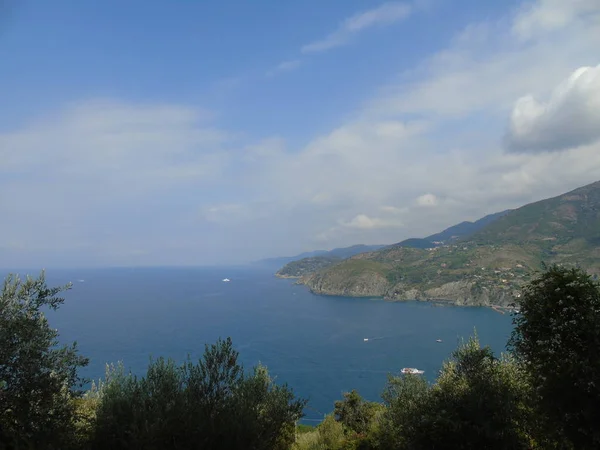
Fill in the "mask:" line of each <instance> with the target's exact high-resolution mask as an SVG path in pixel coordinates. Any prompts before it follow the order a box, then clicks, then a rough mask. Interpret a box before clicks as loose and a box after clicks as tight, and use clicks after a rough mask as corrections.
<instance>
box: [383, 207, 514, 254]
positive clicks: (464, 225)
mask: <svg viewBox="0 0 600 450" xmlns="http://www.w3.org/2000/svg"><path fill="white" fill-rule="evenodd" d="M510 211H511V210H510V209H507V210H506V211H502V212H498V213H494V214H489V215H487V216H485V217H483V218H481V219H479V220H476V221H475V222H469V221H465V222H461V223H459V224H458V225H453V226H451V227H449V228H446V229H445V230H444V231H441V232H439V233H436V234H432V235H431V236H427V237H426V238H410V239H406V240H404V241H402V242H399V243H397V244H394V245H395V246H398V247H411V248H430V247H438V246H440V245H443V244H447V243H450V242H452V241H456V240H457V239H461V238H466V237H468V236H470V235H472V234H473V233H476V232H477V231H479V230H481V229H482V228H483V227H485V226H487V225H489V224H490V223H492V222H494V221H495V220H498V219H499V218H500V217H503V216H505V215H506V214H508V213H509V212H510Z"/></svg>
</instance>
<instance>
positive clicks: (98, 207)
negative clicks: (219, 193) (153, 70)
mask: <svg viewBox="0 0 600 450" xmlns="http://www.w3.org/2000/svg"><path fill="white" fill-rule="evenodd" d="M210 116H211V115H210V114H207V113H206V112H204V111H202V110H198V109H194V108H188V107H182V106H173V105H132V104H127V103H123V102H115V101H91V102H84V103H80V104H75V105H71V106H69V107H67V108H65V109H63V110H61V111H56V112H54V113H53V114H51V115H50V116H48V117H46V118H41V119H39V120H38V121H36V122H33V123H30V124H27V125H24V126H22V127H20V128H18V129H16V130H13V131H10V132H4V133H0V160H1V161H2V164H1V165H0V190H1V191H2V192H4V193H5V195H0V209H1V210H2V211H3V215H4V216H5V217H6V218H9V219H7V220H4V221H2V223H1V224H0V235H2V236H3V237H2V238H1V240H0V247H4V246H9V247H10V245H9V244H10V243H11V242H13V243H14V242H16V243H19V242H20V243H22V245H25V246H26V247H27V248H29V249H30V250H31V249H44V248H46V247H48V246H51V247H52V248H54V249H55V252H54V253H53V254H52V253H51V254H49V255H48V258H50V259H51V260H52V261H53V263H54V264H56V263H57V262H56V260H57V259H61V258H63V257H64V258H68V255H70V254H71V253H72V252H75V253H76V252H81V253H82V254H87V255H88V258H87V259H88V261H89V260H94V259H95V260H96V261H98V262H99V263H101V262H102V261H106V260H105V259H104V258H105V257H106V258H108V260H110V258H115V259H116V260H119V258H120V257H119V256H118V255H122V256H123V257H125V256H124V255H126V254H129V253H128V252H129V250H130V249H131V248H132V247H136V246H137V247H138V248H139V247H141V246H148V247H150V248H156V247H160V246H164V247H168V246H169V245H171V244H169V241H170V240H173V235H172V233H173V231H174V230H178V228H180V229H179V231H178V233H181V234H182V235H184V234H185V233H184V232H183V231H182V230H183V229H185V230H186V231H185V232H186V233H188V232H190V229H189V228H188V227H190V224H191V222H190V221H191V220H192V218H193V217H194V215H195V214H194V213H193V212H192V210H191V209H190V205H189V202H188V201H186V200H185V198H186V196H189V191H190V189H195V190H198V191H199V192H202V190H203V189H205V190H206V189H215V188H217V187H218V185H219V183H221V176H222V173H223V172H222V170H223V169H224V168H225V167H226V166H227V164H228V161H229V158H230V156H229V153H228V151H226V148H225V146H226V145H227V144H228V143H229V142H230V137H229V136H228V135H226V134H225V133H223V132H222V131H220V130H218V129H216V128H214V127H213V126H212V125H210V124H209V123H207V120H208V119H209V118H210ZM209 186H210V188H209ZM9 193H10V194H9ZM158 211H161V212H160V213H159V212H158ZM142 229H143V232H142V231H141V230H142ZM163 233H164V237H161V240H160V241H159V240H156V239H155V238H152V236H154V235H158V234H163ZM59 249H60V252H59V251H58V250H59ZM24 255H27V252H21V253H17V255H16V256H6V258H9V257H10V258H16V259H15V261H19V260H20V259H19V258H22V257H25V256H24ZM108 255H110V257H109V256H108ZM80 256H81V255H80ZM142 260H143V259H142ZM2 262H3V263H4V264H6V260H3V261H0V263H2ZM13 264H18V262H13Z"/></svg>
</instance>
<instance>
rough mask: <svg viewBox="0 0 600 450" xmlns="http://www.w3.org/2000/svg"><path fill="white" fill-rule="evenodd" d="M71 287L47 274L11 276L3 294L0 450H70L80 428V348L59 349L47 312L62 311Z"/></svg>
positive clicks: (0, 315) (0, 296) (0, 311)
mask: <svg viewBox="0 0 600 450" xmlns="http://www.w3.org/2000/svg"><path fill="white" fill-rule="evenodd" d="M69 288H70V286H69V285H67V286H63V287H55V288H49V287H48V286H47V285H46V281H45V279H44V273H43V272H42V274H41V275H40V276H39V277H38V278H36V279H34V278H30V277H27V278H26V279H25V280H22V279H20V278H19V277H18V276H15V275H9V276H8V277H7V278H6V279H5V280H4V285H3V287H2V292H1V293H0V447H1V446H2V445H4V446H5V447H7V448H36V449H44V448H48V449H50V448H66V447H67V446H68V445H70V442H71V441H72V437H73V427H74V402H73V400H74V398H75V397H77V396H78V395H79V394H80V391H79V390H78V388H79V387H80V386H81V380H80V378H79V377H78V374H77V369H78V368H79V367H82V366H85V365H86V364H87V359H85V358H83V357H82V356H80V355H79V354H78V353H77V345H76V343H73V344H71V345H69V346H59V341H58V336H59V334H58V331H57V330H55V329H53V328H51V327H50V325H49V324H48V320H47V319H46V316H45V315H44V310H45V309H50V310H56V309H57V308H58V307H59V306H60V305H61V304H62V303H63V302H64V298H62V297H60V296H59V294H60V293H61V292H62V291H64V290H67V289H69Z"/></svg>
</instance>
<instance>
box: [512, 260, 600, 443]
mask: <svg viewBox="0 0 600 450" xmlns="http://www.w3.org/2000/svg"><path fill="white" fill-rule="evenodd" d="M520 308H521V313H520V315H518V316H517V317H516V318H515V321H514V322H515V330H514V332H513V335H512V338H511V346H512V349H513V351H514V354H515V355H516V356H517V357H518V358H519V361H520V362H521V363H522V365H523V367H524V368H525V370H526V371H527V373H528V374H529V377H530V379H531V383H532V385H533V389H534V390H535V399H536V401H537V406H538V409H539V411H540V415H541V416H542V418H544V419H546V423H545V425H546V429H545V433H546V434H556V432H559V434H560V433H562V434H564V436H566V438H568V440H570V441H571V442H572V443H573V445H574V446H575V448H578V449H580V448H581V449H583V448H600V426H599V424H598V420H599V418H600V356H599V355H598V349H600V287H599V285H598V284H597V283H596V282H595V281H593V280H592V278H591V277H590V276H589V275H587V274H586V273H585V272H584V271H582V270H579V269H567V268H563V267H558V266H553V267H550V268H549V269H548V270H547V271H546V272H545V273H543V274H542V275H541V276H540V277H539V278H537V279H536V280H534V281H532V282H531V283H530V284H529V285H528V286H526V287H525V289H524V290H523V292H522V299H521V306H520Z"/></svg>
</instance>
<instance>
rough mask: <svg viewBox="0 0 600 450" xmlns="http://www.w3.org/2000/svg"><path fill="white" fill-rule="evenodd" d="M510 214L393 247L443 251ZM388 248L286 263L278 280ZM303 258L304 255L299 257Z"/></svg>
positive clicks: (344, 251) (357, 248)
mask: <svg viewBox="0 0 600 450" xmlns="http://www.w3.org/2000/svg"><path fill="white" fill-rule="evenodd" d="M508 212H509V211H508V210H507V211H502V212H499V213H495V214H490V215H488V216H485V217H484V218H482V219H479V220H477V221H475V222H461V223H459V224H458V225H454V226H451V227H449V228H446V229H445V230H444V231H442V232H440V233H436V234H432V235H431V236H428V237H426V238H410V239H405V240H404V241H402V242H399V243H397V244H393V245H392V246H391V247H410V248H422V249H425V248H431V247H439V246H440V245H443V244H445V243H449V242H452V241H455V240H457V239H459V238H464V237H467V236H470V235H471V234H473V233H475V232H476V231H478V230H480V229H481V228H483V227H484V226H486V225H488V224H490V223H492V222H493V221H494V220H496V219H498V218H500V217H502V216H504V215H506V214H507V213H508ZM381 248H384V246H383V245H372V246H367V245H353V246H352V247H346V248H337V249H333V250H331V251H330V252H318V253H316V254H310V255H308V256H305V257H302V258H299V257H298V258H297V259H294V260H292V261H286V262H284V263H282V266H283V267H282V268H281V269H279V271H278V272H277V276H279V277H283V278H300V277H303V276H306V275H308V274H310V273H312V272H316V271H318V270H322V269H325V268H326V267H329V266H332V265H333V264H337V263H339V262H340V261H342V260H344V259H347V258H350V257H352V256H354V255H357V254H360V253H367V252H374V251H376V250H380V249H381ZM299 256H300V255H299Z"/></svg>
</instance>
